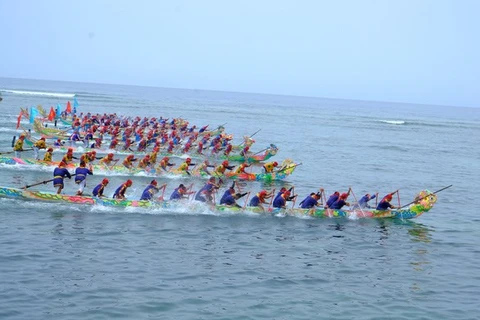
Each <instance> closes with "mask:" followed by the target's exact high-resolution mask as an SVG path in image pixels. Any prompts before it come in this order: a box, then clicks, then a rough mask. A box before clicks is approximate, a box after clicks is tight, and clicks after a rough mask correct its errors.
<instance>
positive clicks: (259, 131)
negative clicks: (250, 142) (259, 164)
mask: <svg viewBox="0 0 480 320" xmlns="http://www.w3.org/2000/svg"><path fill="white" fill-rule="evenodd" d="M260 130H262V129H261V128H260V129H258V130H257V131H255V132H254V133H253V134H252V135H250V137H249V138H252V137H253V136H254V135H256V134H257V133H259V132H260ZM243 144H245V141H243V142H242V143H240V144H239V145H238V146H241V145H243ZM265 150H266V149H265Z"/></svg>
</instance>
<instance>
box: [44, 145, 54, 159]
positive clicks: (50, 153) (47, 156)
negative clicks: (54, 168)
mask: <svg viewBox="0 0 480 320" xmlns="http://www.w3.org/2000/svg"><path fill="white" fill-rule="evenodd" d="M52 156H53V148H51V147H50V148H48V149H47V152H45V155H44V156H43V161H45V162H52Z"/></svg>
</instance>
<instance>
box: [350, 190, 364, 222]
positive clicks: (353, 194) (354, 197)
mask: <svg viewBox="0 0 480 320" xmlns="http://www.w3.org/2000/svg"><path fill="white" fill-rule="evenodd" d="M350 190H351V191H352V196H353V199H355V203H356V204H358V200H357V197H356V196H355V193H353V190H352V188H351V187H350ZM353 207H354V208H355V205H353ZM358 208H359V209H360V211H361V212H362V215H363V216H364V217H365V212H363V209H362V207H361V206H360V205H359V204H358Z"/></svg>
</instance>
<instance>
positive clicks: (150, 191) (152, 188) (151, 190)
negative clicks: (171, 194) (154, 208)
mask: <svg viewBox="0 0 480 320" xmlns="http://www.w3.org/2000/svg"><path fill="white" fill-rule="evenodd" d="M157 186H158V182H157V180H155V179H153V180H152V181H151V182H150V184H149V185H148V186H147V187H146V188H145V190H143V193H142V196H141V197H140V200H152V199H153V196H154V194H156V193H157V192H158V191H159V190H160V188H159V187H157Z"/></svg>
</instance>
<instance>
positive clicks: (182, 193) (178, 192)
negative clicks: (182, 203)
mask: <svg viewBox="0 0 480 320" xmlns="http://www.w3.org/2000/svg"><path fill="white" fill-rule="evenodd" d="M194 193H195V191H188V190H187V187H185V186H184V185H183V184H180V185H179V186H178V188H176V189H175V190H173V192H172V194H171V195H170V200H182V199H185V198H186V196H188V195H191V194H194Z"/></svg>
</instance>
